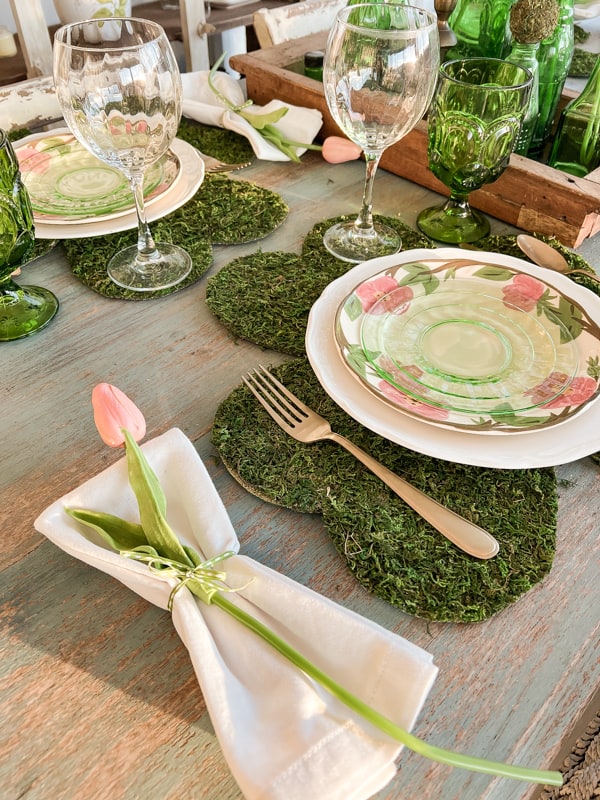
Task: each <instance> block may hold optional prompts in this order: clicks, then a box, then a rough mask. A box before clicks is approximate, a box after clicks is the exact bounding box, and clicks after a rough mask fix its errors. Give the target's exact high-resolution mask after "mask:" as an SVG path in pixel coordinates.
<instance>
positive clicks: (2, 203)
mask: <svg viewBox="0 0 600 800" xmlns="http://www.w3.org/2000/svg"><path fill="white" fill-rule="evenodd" d="M34 245H35V236H34V227H33V211H32V209H31V202H30V200H29V195H28V194H27V189H26V188H25V185H24V184H23V182H22V181H21V173H20V171H19V162H18V161H17V157H16V156H15V151H14V150H13V148H12V145H11V143H10V140H9V139H8V137H7V135H6V133H5V132H4V131H2V130H0V342H10V341H12V340H13V339H22V338H23V337H24V336H30V335H31V334H32V333H35V332H36V331H39V330H40V328H43V327H44V325H47V324H48V323H49V322H50V320H51V319H52V317H53V316H54V315H55V314H56V312H57V310H58V300H57V299H56V297H55V296H54V295H53V294H52V292H50V291H48V289H42V288H41V287H39V286H19V285H18V284H17V283H15V281H14V280H13V275H14V273H15V272H17V271H18V270H19V269H20V267H22V266H23V264H25V263H26V262H27V261H28V260H29V259H30V258H31V255H32V253H33V248H34Z"/></svg>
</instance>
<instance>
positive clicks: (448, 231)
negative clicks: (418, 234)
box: [417, 197, 490, 244]
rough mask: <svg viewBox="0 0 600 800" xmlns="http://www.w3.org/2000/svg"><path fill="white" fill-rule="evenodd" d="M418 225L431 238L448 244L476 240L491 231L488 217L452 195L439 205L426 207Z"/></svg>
mask: <svg viewBox="0 0 600 800" xmlns="http://www.w3.org/2000/svg"><path fill="white" fill-rule="evenodd" d="M417 227H418V228H419V230H421V231H422V232H423V233H424V234H425V235H426V236H429V238H430V239H434V240H435V241H436V242H445V243H446V244H461V243H462V242H467V243H468V242H476V241H478V240H479V239H483V237H484V236H487V235H488V234H489V232H490V223H489V220H488V218H487V217H486V216H485V215H484V214H482V213H481V212H480V211H477V210H476V209H474V208H471V206H470V205H469V203H468V202H467V201H466V200H457V199H455V198H452V197H450V198H449V199H448V200H447V201H446V202H445V203H443V204H442V205H439V206H432V207H431V208H426V209H424V210H423V211H421V213H420V214H419V215H418V217H417Z"/></svg>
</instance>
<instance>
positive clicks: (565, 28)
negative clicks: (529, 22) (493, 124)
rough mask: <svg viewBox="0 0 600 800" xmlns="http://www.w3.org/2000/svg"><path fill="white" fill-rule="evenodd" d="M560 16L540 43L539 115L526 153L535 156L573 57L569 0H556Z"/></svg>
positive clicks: (545, 138)
mask: <svg viewBox="0 0 600 800" xmlns="http://www.w3.org/2000/svg"><path fill="white" fill-rule="evenodd" d="M559 3H560V16H559V20H558V25H557V26H556V28H555V29H554V32H553V34H552V35H551V36H550V37H549V38H547V39H544V40H543V41H542V42H541V43H540V49H539V50H538V65H539V91H538V104H539V112H540V114H539V117H538V121H537V123H536V125H535V127H534V129H533V135H532V137H531V146H530V149H529V155H531V156H532V157H533V158H539V157H540V156H541V155H542V152H543V150H544V147H545V145H546V143H547V142H548V139H549V138H550V133H551V131H552V123H553V122H554V117H555V116H556V109H557V107H558V102H559V100H560V96H561V94H562V90H563V87H564V85H565V81H566V80H567V77H568V75H569V67H570V66H571V59H572V58H573V50H574V47H575V41H574V23H573V16H574V12H573V0H559Z"/></svg>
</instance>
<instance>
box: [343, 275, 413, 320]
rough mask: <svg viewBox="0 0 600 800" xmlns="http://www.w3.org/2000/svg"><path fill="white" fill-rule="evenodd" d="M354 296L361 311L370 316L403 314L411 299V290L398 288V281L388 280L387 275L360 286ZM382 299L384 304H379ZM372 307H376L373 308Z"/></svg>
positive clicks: (406, 287)
mask: <svg viewBox="0 0 600 800" xmlns="http://www.w3.org/2000/svg"><path fill="white" fill-rule="evenodd" d="M356 294H357V296H358V299H359V300H360V302H361V305H362V307H363V311H366V312H368V313H371V314H385V313H387V312H391V313H395V314H403V313H404V312H405V311H406V309H407V308H408V304H409V302H410V301H411V300H412V298H413V290H412V289H411V288H410V287H409V286H398V281H397V280H395V279H394V278H390V276H389V275H381V276H380V277H379V278H374V279H373V280H372V281H367V282H366V283H363V284H361V285H360V286H359V287H358V289H356ZM384 297H385V300H384V302H383V303H379V301H380V300H381V299H382V298H384ZM377 304H378V305H377ZM374 306H377V307H376V308H374Z"/></svg>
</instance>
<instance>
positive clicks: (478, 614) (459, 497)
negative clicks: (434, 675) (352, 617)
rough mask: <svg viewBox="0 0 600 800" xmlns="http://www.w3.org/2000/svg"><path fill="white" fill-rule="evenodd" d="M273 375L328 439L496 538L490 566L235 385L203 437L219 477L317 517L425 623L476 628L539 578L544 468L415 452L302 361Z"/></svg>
mask: <svg viewBox="0 0 600 800" xmlns="http://www.w3.org/2000/svg"><path fill="white" fill-rule="evenodd" d="M272 371H273V373H274V374H276V375H277V376H278V377H279V379H280V380H281V381H282V382H283V383H284V384H285V385H286V386H287V387H288V388H289V389H290V390H291V391H292V392H294V393H295V394H296V395H297V396H298V397H300V398H301V399H302V400H304V401H305V402H306V403H307V404H308V405H309V406H311V407H312V408H314V409H315V411H317V412H318V413H320V414H322V415H323V416H324V417H325V418H326V419H327V420H329V422H330V423H331V425H332V428H333V429H334V430H335V431H336V432H338V433H341V434H342V435H345V436H347V437H348V438H349V439H351V440H352V441H353V442H355V443H356V444H357V445H359V446H360V447H362V448H363V449H364V450H366V451H367V452H369V453H371V455H373V456H374V457H375V458H377V459H378V460H379V461H381V462H382V463H383V464H385V465H386V466H387V467H389V469H391V470H392V471H393V472H395V473H397V474H398V475H401V476H402V477H404V478H406V479H407V480H408V481H410V482H411V483H412V484H414V485H415V486H416V487H418V488H419V489H421V490H423V491H424V492H426V493H427V494H429V495H430V496H431V497H433V498H435V499H436V500H438V501H439V502H441V503H443V504H444V505H447V506H448V507H450V508H452V509H453V510H454V511H456V512H458V513H459V514H462V515H463V516H465V517H467V518H468V519H471V520H472V521H473V522H476V523H477V524H479V525H481V526H482V527H484V528H486V529H487V530H489V531H490V533H492V535H494V536H495V537H496V538H497V539H498V541H499V542H500V553H499V554H498V555H497V556H496V557H494V558H493V559H490V560H487V561H480V560H478V559H475V558H472V557H471V556H468V555H466V554H465V553H463V552H462V551H460V550H458V548H456V547H455V546H454V545H453V544H451V543H450V542H449V541H448V540H447V539H445V537H443V536H442V535H441V534H440V533H438V532H437V531H436V530H435V529H433V528H432V527H431V526H430V525H429V524H428V523H426V522H425V521H424V520H423V519H422V518H421V517H420V516H419V515H418V514H416V513H415V512H413V511H412V510H411V509H410V508H409V507H408V506H406V505H405V503H404V502H403V501H402V500H400V499H399V498H398V497H397V496H396V495H395V494H394V493H393V492H392V491H391V490H389V489H388V488H387V487H386V486H385V485H384V484H383V483H382V482H381V481H380V480H379V479H378V478H376V477H375V476H374V475H373V474H372V473H371V472H369V471H368V470H367V469H366V468H364V467H363V466H362V465H361V464H360V463H359V462H357V461H356V459H355V458H354V457H353V456H352V455H350V454H349V453H348V452H346V451H345V450H344V449H342V448H341V447H339V445H337V444H335V443H332V442H319V443H315V444H302V443H300V442H297V441H295V440H294V439H292V438H291V437H289V436H287V435H286V434H285V433H284V432H283V431H282V430H281V429H280V428H279V426H278V425H276V423H275V422H273V421H272V420H271V418H270V417H269V416H268V414H267V413H266V412H265V411H264V410H263V409H262V408H261V407H260V405H259V404H258V403H257V401H256V399H255V398H254V397H253V395H251V394H250V392H249V391H248V390H247V389H246V388H245V387H244V386H241V387H239V388H238V389H236V390H234V392H233V393H232V394H231V395H230V396H229V397H228V398H227V399H226V400H225V401H224V402H223V403H222V404H221V405H220V406H219V408H218V410H217V413H216V416H215V421H214V426H213V432H212V441H213V443H214V444H215V446H216V447H217V450H218V452H219V454H220V456H221V458H222V459H223V462H224V464H225V465H226V467H227V469H228V470H229V471H230V472H231V474H232V475H233V476H234V477H235V478H236V480H238V481H239V482H240V483H241V484H242V485H243V486H244V487H245V488H246V489H248V490H249V491H250V492H252V493H253V494H256V495H257V496H259V497H261V498H263V499H264V500H267V501H269V502H272V503H275V504H277V505H281V506H284V507H286V508H291V509H294V510H297V511H301V512H308V513H315V514H321V515H322V517H323V522H324V524H325V527H326V529H327V531H328V533H329V535H330V536H331V538H332V540H333V542H334V543H335V546H336V548H337V550H338V551H339V553H340V555H341V556H342V557H343V558H344V559H346V561H347V563H348V566H349V568H350V570H351V571H352V573H353V574H354V575H355V577H356V578H357V580H358V581H359V582H360V583H361V584H362V585H363V586H364V587H366V588H367V589H368V590H369V591H371V592H373V593H374V594H375V595H378V596H379V597H381V598H383V599H384V600H386V601H388V602H389V603H391V604H392V605H394V606H397V607H398V608H400V609H402V610H403V611H406V612H408V613H409V614H413V615H415V616H418V617H422V618H424V619H428V620H437V621H442V622H476V621H481V620H484V619H487V618H489V617H491V616H492V615H493V614H496V613H497V612H499V611H500V610H502V609H503V608H505V607H506V606H508V605H510V604H511V603H513V602H514V601H515V600H517V598H519V597H520V596H521V595H523V594H524V593H525V592H527V591H528V590H529V589H530V588H531V587H532V586H533V585H534V584H536V583H538V582H539V581H540V580H542V578H543V577H544V576H545V575H547V574H548V572H549V570H550V568H551V566H552V561H553V557H554V548H555V530H556V512H557V497H556V480H555V476H554V471H553V470H552V469H534V470H491V469H483V468H479V467H469V466H465V465H459V464H453V463H450V462H447V461H442V460H439V459H434V458H431V457H429V456H424V455H421V454H419V453H415V452H413V451H411V450H408V449H406V448H403V447H401V446H398V445H396V444H394V443H392V442H389V441H388V440H386V439H383V438H381V437H380V436H378V435H377V434H375V433H372V432H371V431H369V430H367V429H366V428H364V427H363V426H362V425H360V424H359V423H358V422H356V421H355V420H353V419H352V418H351V417H349V416H348V415H347V414H346V413H345V412H344V411H342V410H341V409H340V408H339V406H338V405H337V404H336V403H335V402H334V401H333V400H332V399H331V398H330V397H329V396H328V395H327V394H326V393H325V392H324V390H323V389H322V387H321V385H320V384H319V382H318V380H317V378H316V377H315V375H314V373H313V371H312V369H311V367H310V364H309V362H308V360H307V359H306V358H301V359H295V360H293V361H289V362H287V363H286V364H283V365H281V366H279V367H277V368H274V369H272Z"/></svg>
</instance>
